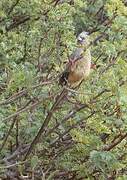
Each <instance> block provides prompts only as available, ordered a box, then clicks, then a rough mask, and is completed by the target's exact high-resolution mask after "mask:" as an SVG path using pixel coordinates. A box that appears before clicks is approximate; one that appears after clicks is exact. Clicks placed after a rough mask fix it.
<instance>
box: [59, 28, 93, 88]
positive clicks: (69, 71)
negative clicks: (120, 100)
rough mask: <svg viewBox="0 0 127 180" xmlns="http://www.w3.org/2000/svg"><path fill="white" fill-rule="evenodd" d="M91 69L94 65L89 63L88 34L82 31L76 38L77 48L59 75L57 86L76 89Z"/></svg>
mask: <svg viewBox="0 0 127 180" xmlns="http://www.w3.org/2000/svg"><path fill="white" fill-rule="evenodd" d="M91 68H94V64H92V62H91V53H90V38H89V33H88V32H85V31H83V32H81V33H80V34H79V35H78V36H77V47H76V49H75V50H74V51H73V53H72V54H71V55H70V57H69V61H68V63H67V65H66V68H65V70H64V71H63V72H62V74H61V75H60V78H59V84H60V85H62V86H68V87H70V88H72V89H73V88H76V87H77V86H79V85H80V83H81V82H82V81H83V80H85V79H86V78H87V77H88V76H89V74H90V70H91Z"/></svg>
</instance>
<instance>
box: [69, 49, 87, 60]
mask: <svg viewBox="0 0 127 180" xmlns="http://www.w3.org/2000/svg"><path fill="white" fill-rule="evenodd" d="M83 52H84V49H83V48H76V49H75V51H74V52H73V53H72V54H71V56H70V58H69V60H71V61H77V60H79V59H80V58H82V56H83Z"/></svg>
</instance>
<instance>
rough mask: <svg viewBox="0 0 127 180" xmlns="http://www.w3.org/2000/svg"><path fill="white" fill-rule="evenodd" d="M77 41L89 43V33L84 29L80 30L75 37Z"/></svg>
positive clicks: (82, 43)
mask: <svg viewBox="0 0 127 180" xmlns="http://www.w3.org/2000/svg"><path fill="white" fill-rule="evenodd" d="M77 42H78V44H79V45H83V46H88V45H89V44H90V41H89V33H88V32H86V31H83V32H81V33H80V34H79V35H78V37H77Z"/></svg>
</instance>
